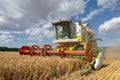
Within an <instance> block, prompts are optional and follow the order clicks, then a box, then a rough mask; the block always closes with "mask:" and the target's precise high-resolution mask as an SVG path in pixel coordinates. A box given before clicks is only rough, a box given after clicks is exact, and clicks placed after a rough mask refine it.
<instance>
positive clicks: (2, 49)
mask: <svg viewBox="0 0 120 80" xmlns="http://www.w3.org/2000/svg"><path fill="white" fill-rule="evenodd" d="M18 50H19V48H9V47H0V51H18Z"/></svg>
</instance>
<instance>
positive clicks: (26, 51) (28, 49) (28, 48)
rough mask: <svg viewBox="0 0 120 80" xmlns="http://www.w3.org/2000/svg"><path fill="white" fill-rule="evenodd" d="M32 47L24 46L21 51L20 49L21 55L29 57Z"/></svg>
mask: <svg viewBox="0 0 120 80" xmlns="http://www.w3.org/2000/svg"><path fill="white" fill-rule="evenodd" d="M30 49H31V48H30V47H29V46H25V45H24V46H22V47H21V48H20V49H19V54H20V55H27V54H29V53H30Z"/></svg>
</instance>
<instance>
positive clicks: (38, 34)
mask: <svg viewBox="0 0 120 80" xmlns="http://www.w3.org/2000/svg"><path fill="white" fill-rule="evenodd" d="M60 18H67V19H72V20H73V21H75V22H76V21H79V20H80V21H81V22H82V23H89V24H90V26H91V27H92V29H93V30H94V32H95V33H96V37H99V38H102V40H103V41H102V42H98V46H118V45H120V0H24V1H22V0H0V46H6V47H20V46H22V45H25V44H27V45H30V44H47V43H52V41H53V40H54V34H53V33H54V32H53V30H52V29H53V28H52V27H53V26H52V24H51V22H52V21H55V20H57V19H60Z"/></svg>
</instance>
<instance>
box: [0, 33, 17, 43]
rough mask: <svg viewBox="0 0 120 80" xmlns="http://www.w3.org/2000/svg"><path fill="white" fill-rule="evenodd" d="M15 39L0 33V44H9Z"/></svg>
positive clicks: (7, 34)
mask: <svg viewBox="0 0 120 80" xmlns="http://www.w3.org/2000/svg"><path fill="white" fill-rule="evenodd" d="M16 40H17V39H16V38H15V37H14V36H13V35H11V34H10V33H8V32H0V43H10V42H13V41H16Z"/></svg>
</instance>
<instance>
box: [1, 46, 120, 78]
mask: <svg viewBox="0 0 120 80" xmlns="http://www.w3.org/2000/svg"><path fill="white" fill-rule="evenodd" d="M118 49H120V48H118ZM84 63H85V62H83V61H81V60H79V59H71V58H63V59H62V58H60V57H41V56H33V57H30V56H28V55H25V56H20V55H19V54H18V52H0V80H120V53H119V50H118V52H114V50H113V52H112V50H111V48H109V49H108V50H106V53H105V59H104V61H103V64H102V67H101V69H99V70H93V71H92V72H91V74H89V75H84V76H80V71H81V67H82V65H83V64H84Z"/></svg>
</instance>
